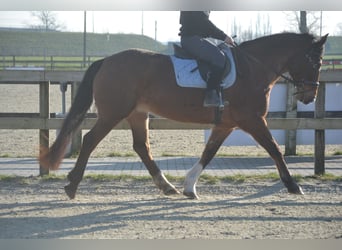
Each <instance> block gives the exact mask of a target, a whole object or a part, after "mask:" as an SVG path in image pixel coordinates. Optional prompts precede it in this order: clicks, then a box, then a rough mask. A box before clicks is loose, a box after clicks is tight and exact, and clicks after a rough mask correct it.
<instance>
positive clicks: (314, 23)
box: [284, 11, 321, 35]
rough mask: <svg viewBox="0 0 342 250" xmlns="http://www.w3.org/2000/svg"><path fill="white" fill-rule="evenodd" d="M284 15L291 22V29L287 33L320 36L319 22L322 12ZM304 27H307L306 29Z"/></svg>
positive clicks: (295, 12)
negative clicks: (293, 32)
mask: <svg viewBox="0 0 342 250" xmlns="http://www.w3.org/2000/svg"><path fill="white" fill-rule="evenodd" d="M284 14H285V15H286V18H287V20H288V21H289V27H290V29H289V30H287V31H295V32H301V33H312V34H316V35H318V34H319V28H320V22H319V21H320V18H321V13H320V11H290V12H284ZM305 23H306V25H305ZM301 24H302V25H301ZM304 25H305V26H306V29H305V27H304Z"/></svg>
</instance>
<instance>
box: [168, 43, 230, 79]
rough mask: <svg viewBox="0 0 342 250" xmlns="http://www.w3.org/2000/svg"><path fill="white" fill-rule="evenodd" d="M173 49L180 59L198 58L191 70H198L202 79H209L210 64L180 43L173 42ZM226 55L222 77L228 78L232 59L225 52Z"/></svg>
mask: <svg viewBox="0 0 342 250" xmlns="http://www.w3.org/2000/svg"><path fill="white" fill-rule="evenodd" d="M218 47H219V48H220V49H222V48H221V47H220V45H219V46H218ZM173 50H174V56H175V57H177V58H179V59H188V60H196V62H197V67H195V68H194V69H192V70H191V71H190V72H191V73H193V72H195V71H196V70H198V71H199V73H200V75H201V77H202V79H203V80H204V81H207V80H208V75H209V73H210V64H209V63H207V62H205V61H202V60H199V59H198V58H196V57H194V56H192V55H191V54H190V53H189V52H187V51H186V50H185V49H183V48H182V47H181V46H179V45H178V44H175V43H174V44H173ZM223 54H224V55H225V64H224V65H225V66H224V71H223V75H222V79H224V78H226V77H227V75H228V74H229V73H230V71H231V64H230V60H229V58H228V56H227V54H226V53H223Z"/></svg>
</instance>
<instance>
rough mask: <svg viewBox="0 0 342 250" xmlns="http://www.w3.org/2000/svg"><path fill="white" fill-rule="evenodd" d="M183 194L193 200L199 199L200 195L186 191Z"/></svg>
mask: <svg viewBox="0 0 342 250" xmlns="http://www.w3.org/2000/svg"><path fill="white" fill-rule="evenodd" d="M183 195H185V196H186V197H188V198H189V199H191V200H199V197H198V195H197V194H196V193H194V192H188V191H184V192H183Z"/></svg>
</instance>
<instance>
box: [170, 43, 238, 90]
mask: <svg viewBox="0 0 342 250" xmlns="http://www.w3.org/2000/svg"><path fill="white" fill-rule="evenodd" d="M223 51H224V53H226V55H227V56H228V59H229V62H230V65H231V69H230V72H229V73H228V75H227V77H226V78H225V79H223V81H222V87H223V88H224V89H226V88H229V87H231V86H232V85H233V84H234V83H235V80H236V67H235V62H234V59H233V55H232V52H231V49H230V48H229V47H227V48H225V49H224V50H223ZM170 57H171V61H172V63H173V67H174V71H175V76H176V81H177V84H178V85H179V86H180V87H188V88H203V89H204V88H207V83H206V82H205V81H204V80H203V78H202V77H201V75H200V73H199V70H198V69H196V70H195V71H193V70H194V69H195V68H197V62H196V60H193V59H180V58H177V57H175V56H173V55H172V56H170ZM192 71H193V72H192Z"/></svg>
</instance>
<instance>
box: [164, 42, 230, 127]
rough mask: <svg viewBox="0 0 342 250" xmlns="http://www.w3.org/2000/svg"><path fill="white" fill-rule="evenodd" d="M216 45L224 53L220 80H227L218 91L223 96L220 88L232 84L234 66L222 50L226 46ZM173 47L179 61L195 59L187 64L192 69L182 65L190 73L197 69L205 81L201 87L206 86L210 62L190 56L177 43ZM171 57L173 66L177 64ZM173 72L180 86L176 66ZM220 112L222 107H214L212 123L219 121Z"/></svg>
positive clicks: (175, 56)
mask: <svg viewBox="0 0 342 250" xmlns="http://www.w3.org/2000/svg"><path fill="white" fill-rule="evenodd" d="M218 47H219V48H220V49H221V50H222V51H223V54H224V55H225V67H224V73H223V76H222V80H223V79H226V80H227V78H229V80H228V81H226V82H223V83H221V87H220V89H219V91H220V92H221V95H222V96H223V91H222V90H223V89H224V88H227V87H229V86H231V85H232V84H234V81H235V68H234V67H235V66H234V65H233V67H232V64H231V60H232V59H229V57H228V54H227V53H226V52H225V51H224V49H227V46H226V45H224V44H222V45H221V46H220V45H219V46H218ZM173 49H174V55H173V56H174V58H177V59H178V60H180V61H182V60H184V61H195V62H196V63H194V64H188V65H192V66H191V67H192V69H191V68H190V70H189V67H188V66H185V65H184V66H185V67H186V68H188V70H189V71H188V72H189V73H190V74H194V73H195V72H196V71H198V74H199V77H200V78H202V80H203V81H204V82H205V83H204V85H203V84H202V87H203V86H204V87H206V82H207V80H208V78H209V73H210V70H211V67H210V64H209V63H207V62H204V61H202V60H199V59H198V58H195V57H194V56H192V55H191V54H190V53H188V52H187V51H186V50H185V49H183V48H182V47H181V46H179V45H177V44H173ZM171 59H172V61H173V64H174V67H175V66H176V65H177V62H176V60H175V59H173V57H171ZM232 68H233V70H232ZM185 71H186V70H185ZM175 72H176V79H177V82H178V84H179V85H180V86H182V84H181V83H180V82H179V81H178V80H180V78H181V77H180V74H179V72H178V71H177V69H176V67H175ZM177 72H178V73H177ZM231 72H234V74H231V75H230V76H231V77H228V75H229V74H230V73H231ZM227 83H228V84H227ZM222 112H223V108H222V107H221V108H219V107H217V108H215V116H214V121H213V123H214V124H218V123H220V122H221V117H222Z"/></svg>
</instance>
